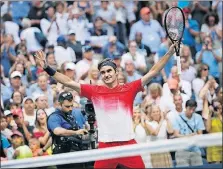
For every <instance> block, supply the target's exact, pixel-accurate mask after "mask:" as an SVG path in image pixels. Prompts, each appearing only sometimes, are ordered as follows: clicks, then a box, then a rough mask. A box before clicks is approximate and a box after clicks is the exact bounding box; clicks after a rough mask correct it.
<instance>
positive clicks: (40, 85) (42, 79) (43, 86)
mask: <svg viewBox="0 0 223 169" xmlns="http://www.w3.org/2000/svg"><path fill="white" fill-rule="evenodd" d="M48 80H49V78H48V76H47V75H46V74H44V73H42V74H40V75H39V76H38V80H37V83H34V84H33V85H32V86H30V88H29V93H28V96H34V95H35V93H39V94H44V95H46V96H48V104H49V107H52V106H53V95H52V93H53V90H52V88H51V86H50V85H49V84H48Z"/></svg>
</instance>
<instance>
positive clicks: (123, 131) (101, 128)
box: [35, 45, 175, 168]
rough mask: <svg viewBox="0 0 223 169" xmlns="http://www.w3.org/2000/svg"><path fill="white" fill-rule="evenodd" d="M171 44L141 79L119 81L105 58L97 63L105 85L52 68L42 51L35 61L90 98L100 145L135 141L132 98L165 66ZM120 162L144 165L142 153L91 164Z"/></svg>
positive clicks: (171, 51)
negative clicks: (92, 82)
mask: <svg viewBox="0 0 223 169" xmlns="http://www.w3.org/2000/svg"><path fill="white" fill-rule="evenodd" d="M174 46H175V45H172V46H170V49H169V51H168V52H167V53H166V54H165V55H164V56H163V57H162V59H160V61H159V62H157V63H156V64H155V65H154V66H153V67H152V68H151V70H150V71H149V72H148V73H147V74H146V75H144V76H143V77H142V78H141V79H139V80H136V81H133V82H131V83H127V84H124V85H119V83H118V80H117V76H118V72H117V71H116V68H117V66H116V64H115V63H114V62H113V61H112V60H111V59H104V60H103V61H101V62H100V63H99V64H98V69H99V71H100V75H101V79H102V81H103V82H104V85H100V86H99V85H89V84H80V83H77V82H75V81H73V80H71V79H70V78H69V77H67V76H65V75H63V74H61V73H59V72H57V71H55V70H54V69H52V68H51V67H50V66H49V65H48V64H47V62H46V57H45V54H44V52H43V51H38V52H36V54H35V56H36V60H37V64H38V65H39V66H40V67H42V68H43V69H44V70H45V71H46V72H47V73H48V74H49V75H50V76H53V77H54V78H55V79H56V80H57V81H58V82H60V83H62V84H64V85H65V86H67V87H70V88H72V89H74V90H75V91H77V92H78V93H79V94H80V95H81V96H84V97H86V98H88V99H90V100H91V101H92V102H93V105H94V109H95V113H96V118H97V124H98V141H99V148H106V147H114V146H124V145H130V144H136V141H135V140H134V132H133V123H132V115H133V101H134V98H135V96H136V94H137V93H138V92H139V91H141V90H142V89H143V86H145V85H146V84H147V83H148V82H149V81H150V80H151V79H152V78H153V77H155V76H156V75H157V74H158V73H159V72H160V70H161V69H163V67H164V66H165V64H166V63H167V61H168V60H169V58H170V57H171V56H172V55H173V54H174V52H175V51H174ZM117 165H121V166H124V167H128V168H145V166H144V163H143V160H142V158H141V156H134V157H124V158H116V159H108V160H101V161H96V162H95V164H94V168H116V167H117Z"/></svg>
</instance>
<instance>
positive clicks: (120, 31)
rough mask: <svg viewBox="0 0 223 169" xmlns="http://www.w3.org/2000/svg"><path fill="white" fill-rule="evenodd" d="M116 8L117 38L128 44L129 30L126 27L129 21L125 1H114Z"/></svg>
mask: <svg viewBox="0 0 223 169" xmlns="http://www.w3.org/2000/svg"><path fill="white" fill-rule="evenodd" d="M114 10H115V13H116V22H117V24H116V27H117V30H116V31H117V32H116V35H117V39H118V41H120V42H121V43H122V44H127V30H126V27H125V24H126V21H127V9H126V8H125V6H124V3H123V2H120V1H115V2H114Z"/></svg>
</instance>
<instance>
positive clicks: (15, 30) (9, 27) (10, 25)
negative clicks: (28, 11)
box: [2, 13, 20, 45]
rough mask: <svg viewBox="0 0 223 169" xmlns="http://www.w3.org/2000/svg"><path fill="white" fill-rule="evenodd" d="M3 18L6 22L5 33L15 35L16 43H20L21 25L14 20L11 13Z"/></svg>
mask: <svg viewBox="0 0 223 169" xmlns="http://www.w3.org/2000/svg"><path fill="white" fill-rule="evenodd" d="M2 19H3V23H4V28H5V33H6V34H11V35H12V36H13V40H14V42H15V44H16V45H18V44H19V43H20V38H19V25H18V24H17V23H15V22H13V21H12V16H11V15H10V14H9V13H6V14H5V15H3V17H2Z"/></svg>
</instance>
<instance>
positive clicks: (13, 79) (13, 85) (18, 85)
mask: <svg viewBox="0 0 223 169" xmlns="http://www.w3.org/2000/svg"><path fill="white" fill-rule="evenodd" d="M21 78H22V74H21V73H20V72H19V71H14V72H12V74H11V75H10V90H11V92H14V91H20V92H21V93H23V92H22V91H21V89H22V80H21ZM23 94H24V93H23Z"/></svg>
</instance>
